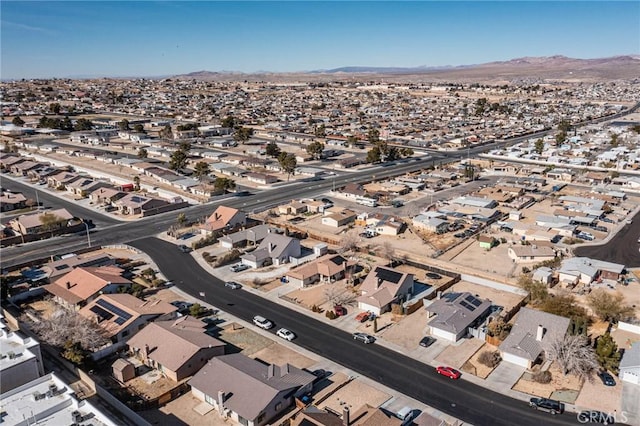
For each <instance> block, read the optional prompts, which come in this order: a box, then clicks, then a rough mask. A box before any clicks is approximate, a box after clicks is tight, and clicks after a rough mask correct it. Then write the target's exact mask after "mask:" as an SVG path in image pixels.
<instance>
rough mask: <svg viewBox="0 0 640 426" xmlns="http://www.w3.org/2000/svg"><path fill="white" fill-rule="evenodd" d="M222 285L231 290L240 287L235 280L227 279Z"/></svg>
mask: <svg viewBox="0 0 640 426" xmlns="http://www.w3.org/2000/svg"><path fill="white" fill-rule="evenodd" d="M224 286H225V287H229V288H230V289H231V290H238V289H241V288H242V285H241V284H240V283H237V282H235V281H227V282H226V283H224Z"/></svg>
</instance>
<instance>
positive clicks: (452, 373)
mask: <svg viewBox="0 0 640 426" xmlns="http://www.w3.org/2000/svg"><path fill="white" fill-rule="evenodd" d="M436 373H438V374H442V375H443V376H446V377H448V378H450V379H459V378H460V376H461V374H460V372H459V371H458V370H456V369H455V368H451V367H443V366H439V367H437V368H436Z"/></svg>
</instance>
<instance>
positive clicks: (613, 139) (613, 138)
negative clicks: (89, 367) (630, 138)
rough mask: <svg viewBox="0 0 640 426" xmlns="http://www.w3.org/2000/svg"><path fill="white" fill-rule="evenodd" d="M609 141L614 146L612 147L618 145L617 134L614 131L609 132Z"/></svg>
mask: <svg viewBox="0 0 640 426" xmlns="http://www.w3.org/2000/svg"><path fill="white" fill-rule="evenodd" d="M610 143H611V146H612V147H614V148H615V147H617V146H618V144H619V142H618V135H617V134H616V133H611V141H610Z"/></svg>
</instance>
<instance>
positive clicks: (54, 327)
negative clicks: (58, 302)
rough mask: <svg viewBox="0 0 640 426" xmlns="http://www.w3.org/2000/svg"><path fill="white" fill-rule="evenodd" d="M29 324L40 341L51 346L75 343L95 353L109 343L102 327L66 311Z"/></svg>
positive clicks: (59, 311) (59, 310)
mask: <svg viewBox="0 0 640 426" xmlns="http://www.w3.org/2000/svg"><path fill="white" fill-rule="evenodd" d="M30 323H31V328H32V329H33V331H34V332H35V333H36V334H38V336H40V339H42V341H44V342H46V343H48V344H50V345H52V346H57V347H64V345H65V344H66V343H67V342H74V343H75V342H77V343H79V344H80V345H81V346H82V348H83V349H86V350H88V351H95V350H97V349H99V348H100V347H102V346H104V345H105V344H107V343H108V342H109V339H108V338H107V337H106V335H105V331H104V329H103V328H102V327H100V326H99V325H98V324H96V323H95V322H93V321H91V320H89V319H87V318H85V317H83V316H82V315H80V314H77V313H75V312H71V311H67V310H66V309H58V310H56V311H54V312H53V313H52V314H51V315H50V317H49V318H47V319H43V320H42V321H39V322H33V321H31V322H30Z"/></svg>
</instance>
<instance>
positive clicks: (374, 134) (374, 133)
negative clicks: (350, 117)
mask: <svg viewBox="0 0 640 426" xmlns="http://www.w3.org/2000/svg"><path fill="white" fill-rule="evenodd" d="M367 140H368V141H369V143H371V144H377V143H378V142H379V141H380V131H379V130H378V129H370V130H369V133H367Z"/></svg>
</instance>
